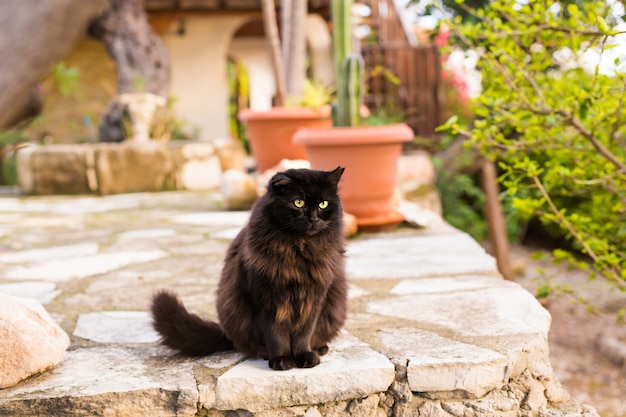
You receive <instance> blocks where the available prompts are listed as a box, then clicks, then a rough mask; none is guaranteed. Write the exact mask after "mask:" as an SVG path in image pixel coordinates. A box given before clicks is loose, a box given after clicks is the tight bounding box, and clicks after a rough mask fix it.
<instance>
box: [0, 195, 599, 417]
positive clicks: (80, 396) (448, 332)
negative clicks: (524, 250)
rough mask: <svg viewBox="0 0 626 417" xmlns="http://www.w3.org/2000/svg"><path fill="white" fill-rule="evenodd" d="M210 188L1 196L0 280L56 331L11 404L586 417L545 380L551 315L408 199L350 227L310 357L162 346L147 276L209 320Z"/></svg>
mask: <svg viewBox="0 0 626 417" xmlns="http://www.w3.org/2000/svg"><path fill="white" fill-rule="evenodd" d="M221 204H222V202H221V196H220V194H219V193H211V192H189V191H186V192H164V193H139V194H125V195H114V196H107V197H92V196H79V197H61V196H55V197H28V198H19V197H15V196H4V197H0V292H6V293H9V294H13V295H18V296H23V297H31V298H35V299H37V300H38V301H39V302H41V303H42V304H44V306H45V307H46V309H47V311H48V312H49V313H50V314H51V315H52V317H53V318H54V319H55V320H56V321H57V322H58V323H59V324H60V325H61V327H62V328H63V329H64V330H65V331H66V332H67V333H68V335H70V339H71V346H70V349H69V350H68V351H67V352H66V355H65V359H64V361H63V362H61V363H60V364H59V365H58V366H57V367H55V368H54V369H52V370H49V371H46V372H44V373H42V374H40V375H36V376H34V377H31V378H29V379H27V380H25V381H22V382H20V383H19V384H17V385H15V386H13V387H10V388H7V389H4V390H0V415H3V416H4V415H7V416H70V415H71V416H144V415H146V416H148V415H149V416H227V415H228V416H231V415H233V416H251V415H255V416H278V417H280V416H306V417H317V416H381V417H382V416H392V415H393V416H534V415H538V416H579V415H580V416H582V415H585V416H597V414H596V413H595V411H594V410H593V408H591V407H588V406H581V405H580V404H578V403H576V402H575V401H574V400H573V399H572V398H571V397H570V396H569V395H568V394H567V392H565V391H564V390H563V388H562V387H561V386H560V384H559V382H558V381H557V380H556V379H555V377H554V375H553V373H552V369H551V367H550V363H549V360H548V344H547V335H548V331H549V327H550V316H549V314H548V312H547V311H546V310H544V309H543V308H542V307H541V306H540V304H539V303H538V302H537V301H536V300H535V299H534V298H533V297H532V296H531V295H530V294H529V293H528V292H526V291H525V290H524V289H522V288H521V287H520V286H519V285H517V284H515V283H513V282H510V281H505V280H503V279H502V278H501V276H500V275H499V273H498V272H497V269H496V265H495V261H494V259H493V258H492V257H491V256H489V255H488V254H487V253H485V251H484V250H483V249H482V248H481V246H480V245H478V244H477V243H476V242H475V241H474V240H473V239H471V238H470V237H469V236H468V235H466V234H464V233H462V232H460V231H458V230H456V229H454V228H452V227H450V226H449V225H447V224H445V223H444V222H443V221H441V219H439V218H438V217H437V216H436V215H434V214H432V213H424V212H423V211H420V210H419V208H418V207H415V206H414V205H412V204H410V203H405V204H404V205H403V206H402V209H403V211H405V213H406V214H407V217H408V219H409V220H416V221H417V222H418V223H420V224H424V223H426V224H427V227H423V228H416V227H411V226H409V225H404V226H402V227H400V228H398V229H397V230H395V231H393V232H387V233H378V234H374V233H372V234H361V235H358V236H356V237H353V238H351V239H350V240H349V243H348V251H347V272H348V276H349V279H350V294H349V297H350V309H349V310H350V312H349V317H348V320H347V323H346V326H345V331H344V332H343V334H342V335H341V336H340V337H339V338H338V339H337V340H336V341H335V342H334V343H333V344H332V346H331V350H330V352H329V354H328V355H326V356H324V357H323V358H322V363H321V364H320V365H319V366H317V367H315V368H312V369H294V370H290V371H285V372H276V371H271V370H270V369H269V368H268V367H267V363H266V361H262V360H246V359H245V358H243V357H242V356H241V355H240V354H238V353H236V352H224V353H220V354H216V355H212V356H209V357H206V358H201V359H187V358H182V357H180V356H177V355H175V354H174V352H172V351H170V350H168V349H167V348H164V347H161V346H159V345H158V336H157V334H156V333H155V332H154V331H153V330H152V328H151V326H150V317H149V315H148V312H147V310H148V306H149V302H150V298H151V296H152V294H153V293H154V292H155V291H156V290H158V289H161V288H167V289H171V290H174V291H176V292H177V293H178V294H179V295H180V296H181V297H182V299H183V301H184V302H185V304H186V306H187V307H188V308H190V309H191V310H193V311H195V312H196V313H198V314H200V315H203V316H207V317H213V318H214V317H215V314H216V311H215V305H214V300H215V298H214V293H215V290H216V286H217V282H218V279H219V274H220V270H221V267H222V258H223V256H224V253H225V251H226V248H227V246H228V244H229V242H230V240H231V239H232V238H233V237H234V236H235V235H236V233H237V232H238V230H239V229H240V228H241V227H242V226H243V225H244V224H245V222H246V221H247V218H248V212H225V211H220V207H221Z"/></svg>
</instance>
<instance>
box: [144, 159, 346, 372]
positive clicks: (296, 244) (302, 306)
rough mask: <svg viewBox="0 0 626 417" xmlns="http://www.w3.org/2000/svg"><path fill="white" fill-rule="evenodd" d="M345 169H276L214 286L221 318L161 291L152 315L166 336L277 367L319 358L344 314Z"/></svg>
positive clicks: (180, 344) (186, 350)
mask: <svg viewBox="0 0 626 417" xmlns="http://www.w3.org/2000/svg"><path fill="white" fill-rule="evenodd" d="M342 173H343V168H337V169H335V170H334V171H329V172H326V171H315V170H304V169H298V170H287V171H285V172H281V173H278V174H276V175H275V176H274V177H272V179H271V180H270V182H269V184H268V191H267V193H266V194H265V195H264V196H263V197H261V198H260V199H259V201H258V202H257V203H256V204H255V205H254V207H253V209H252V213H251V217H250V221H249V223H248V225H246V226H245V227H244V228H243V229H242V230H241V232H240V233H239V235H238V236H237V237H236V238H235V239H234V240H233V242H232V243H231V245H230V247H229V249H228V252H227V254H226V259H225V262H224V269H223V271H222V276H221V279H220V283H219V286H218V290H217V311H218V317H219V323H220V324H221V325H220V324H217V323H215V322H210V321H207V320H204V319H201V318H200V317H198V316H196V315H194V314H190V313H189V312H187V310H186V309H185V308H184V306H183V305H182V304H181V303H180V302H179V301H178V299H177V298H176V296H174V295H172V294H170V293H167V292H160V293H158V294H157V295H156V296H155V297H154V299H153V302H152V315H153V320H154V328H155V329H156V330H157V331H158V332H159V333H160V334H161V335H162V336H163V344H165V345H167V346H170V347H172V348H174V349H177V350H179V351H180V352H181V353H183V354H186V355H189V356H201V355H208V354H211V353H214V352H219V351H224V350H229V349H232V348H233V347H234V348H235V349H236V350H238V351H240V352H243V353H244V354H246V355H247V356H248V357H252V358H266V359H269V366H270V367H271V368H272V369H276V370H284V369H290V368H293V367H300V368H310V367H313V366H316V365H318V364H319V363H320V355H324V354H326V353H327V352H328V343H329V342H330V341H331V340H332V339H333V338H334V337H335V336H337V334H338V333H339V331H340V329H341V327H342V326H343V323H344V321H345V318H346V310H347V299H346V294H347V284H346V279H345V271H344V241H343V236H342V230H343V224H342V218H343V210H342V206H341V201H340V199H339V196H338V194H337V185H338V182H339V179H340V178H341V175H342ZM300 205H301V207H299V206H300Z"/></svg>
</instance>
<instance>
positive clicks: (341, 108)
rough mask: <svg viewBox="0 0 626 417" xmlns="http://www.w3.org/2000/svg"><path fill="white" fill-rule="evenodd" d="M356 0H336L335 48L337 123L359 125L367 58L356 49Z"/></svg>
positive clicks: (334, 15) (334, 7)
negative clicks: (354, 43) (354, 1)
mask: <svg viewBox="0 0 626 417" xmlns="http://www.w3.org/2000/svg"><path fill="white" fill-rule="evenodd" d="M352 4H353V0H332V22H333V50H334V59H335V84H336V87H337V102H336V103H335V108H334V109H333V110H334V111H333V124H334V125H335V126H357V125H358V124H359V119H360V108H361V101H362V92H363V88H362V86H363V58H362V57H361V55H360V54H357V53H354V52H353V37H352Z"/></svg>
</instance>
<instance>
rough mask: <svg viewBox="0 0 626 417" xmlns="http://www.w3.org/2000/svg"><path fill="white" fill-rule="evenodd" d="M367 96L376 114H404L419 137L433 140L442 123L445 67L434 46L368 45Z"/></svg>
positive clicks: (365, 49) (364, 50) (365, 57)
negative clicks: (442, 79) (382, 112)
mask: <svg viewBox="0 0 626 417" xmlns="http://www.w3.org/2000/svg"><path fill="white" fill-rule="evenodd" d="M361 52H362V54H363V58H364V60H365V68H366V77H367V79H366V84H367V93H366V96H365V104H366V105H367V106H368V107H369V108H370V109H372V110H373V111H374V112H376V111H377V110H380V109H383V110H384V111H385V112H386V113H387V114H403V115H404V116H405V118H406V121H407V123H408V124H409V125H410V126H411V128H413V131H414V132H415V134H416V135H419V136H422V137H427V138H433V137H435V136H437V134H436V132H435V128H436V127H437V126H439V125H440V124H441V123H442V122H443V120H442V109H441V107H442V104H443V103H442V90H441V64H440V61H439V52H438V50H437V48H436V47H434V46H425V47H411V46H408V45H385V46H376V45H364V46H363V48H362V51H361Z"/></svg>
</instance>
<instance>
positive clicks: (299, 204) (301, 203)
mask: <svg viewBox="0 0 626 417" xmlns="http://www.w3.org/2000/svg"><path fill="white" fill-rule="evenodd" d="M293 204H294V206H296V207H298V208H302V207H304V200H300V199H297V200H294V202H293Z"/></svg>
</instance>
